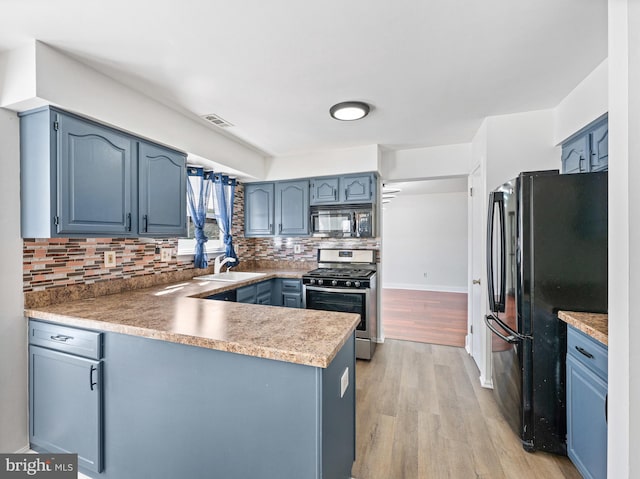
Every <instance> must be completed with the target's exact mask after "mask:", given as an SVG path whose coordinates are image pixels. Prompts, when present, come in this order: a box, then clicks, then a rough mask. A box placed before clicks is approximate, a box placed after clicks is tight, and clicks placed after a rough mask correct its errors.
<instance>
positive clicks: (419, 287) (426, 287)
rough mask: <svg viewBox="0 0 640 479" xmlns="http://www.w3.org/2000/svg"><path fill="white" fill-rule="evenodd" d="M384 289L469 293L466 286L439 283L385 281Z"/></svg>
mask: <svg viewBox="0 0 640 479" xmlns="http://www.w3.org/2000/svg"><path fill="white" fill-rule="evenodd" d="M382 289H409V290H413V291H438V292H440V293H467V292H468V289H467V287H466V286H442V285H437V284H411V283H385V284H384V285H383V286H382Z"/></svg>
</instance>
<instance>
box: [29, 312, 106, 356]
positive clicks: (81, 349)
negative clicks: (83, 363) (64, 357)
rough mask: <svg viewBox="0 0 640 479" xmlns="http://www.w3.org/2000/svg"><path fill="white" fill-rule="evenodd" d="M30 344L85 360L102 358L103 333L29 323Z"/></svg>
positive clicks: (31, 321) (50, 324)
mask: <svg viewBox="0 0 640 479" xmlns="http://www.w3.org/2000/svg"><path fill="white" fill-rule="evenodd" d="M29 344H33V345H35V346H42V347H44V348H48V349H54V350H56V351H63V352H65V353H68V354H75V355H76V356H84V357H85V358H92V359H100V358H102V333H99V332H97V331H87V330H85V329H77V328H69V327H67V326H60V325H58V324H52V323H42V322H40V321H34V320H30V321H29Z"/></svg>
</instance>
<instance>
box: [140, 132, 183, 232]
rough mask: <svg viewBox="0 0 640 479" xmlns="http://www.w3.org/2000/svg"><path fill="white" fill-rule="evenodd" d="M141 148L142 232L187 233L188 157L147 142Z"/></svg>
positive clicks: (141, 143) (141, 144)
mask: <svg viewBox="0 0 640 479" xmlns="http://www.w3.org/2000/svg"><path fill="white" fill-rule="evenodd" d="M139 148H140V149H139V158H138V171H139V179H138V184H139V190H138V198H139V215H138V231H139V232H140V235H141V236H167V235H173V236H186V235H187V223H186V216H185V214H184V212H185V211H186V209H187V205H186V198H187V192H186V184H187V183H186V171H187V169H186V163H187V159H186V157H185V156H184V155H183V154H181V153H177V152H175V151H173V150H169V149H167V148H161V147H159V146H156V145H152V144H150V143H146V142H140V143H139ZM178 199H179V200H178Z"/></svg>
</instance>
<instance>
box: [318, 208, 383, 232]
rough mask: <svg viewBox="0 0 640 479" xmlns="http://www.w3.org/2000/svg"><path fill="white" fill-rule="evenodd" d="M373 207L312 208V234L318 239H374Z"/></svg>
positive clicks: (374, 220)
mask: <svg viewBox="0 0 640 479" xmlns="http://www.w3.org/2000/svg"><path fill="white" fill-rule="evenodd" d="M375 222H376V219H375V207H374V206H373V205H339V206H312V207H311V233H312V234H313V236H318V237H339V238H373V237H375V234H376V228H375Z"/></svg>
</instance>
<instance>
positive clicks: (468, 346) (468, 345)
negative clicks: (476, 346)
mask: <svg viewBox="0 0 640 479" xmlns="http://www.w3.org/2000/svg"><path fill="white" fill-rule="evenodd" d="M464 349H465V351H466V352H467V354H468V355H469V356H471V335H470V334H467V335H466V336H465V337H464Z"/></svg>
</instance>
